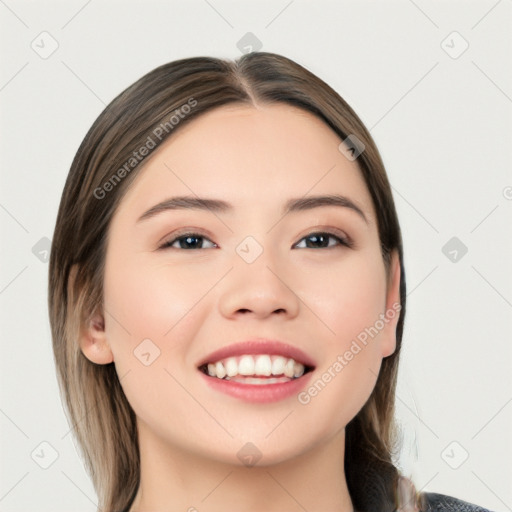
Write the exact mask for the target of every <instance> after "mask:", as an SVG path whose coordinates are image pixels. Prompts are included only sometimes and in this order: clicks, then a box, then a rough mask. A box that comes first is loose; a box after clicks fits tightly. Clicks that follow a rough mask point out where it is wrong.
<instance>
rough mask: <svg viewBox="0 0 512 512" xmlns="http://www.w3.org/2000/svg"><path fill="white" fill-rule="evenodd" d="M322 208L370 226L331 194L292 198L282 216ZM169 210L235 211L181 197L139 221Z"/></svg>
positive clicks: (348, 201) (228, 206) (358, 210)
mask: <svg viewBox="0 0 512 512" xmlns="http://www.w3.org/2000/svg"><path fill="white" fill-rule="evenodd" d="M321 206H337V207H340V208H347V209H349V210H352V211H353V212H355V213H357V214H358V215H359V216H360V217H361V218H362V219H363V220H364V221H365V222H366V224H368V219H367V218H366V216H365V214H364V212H363V210H362V209H361V208H360V207H359V206H358V205H357V204H356V203H355V202H354V201H352V200H351V199H349V198H348V197H346V196H342V195H337V194H330V195H321V196H308V197H299V198H292V199H289V200H288V201H286V203H285V205H284V207H283V210H282V215H283V216H284V215H287V214H288V213H292V212H299V211H305V210H312V209H313V208H319V207H321ZM169 210H208V211H211V212H216V213H227V212H229V211H232V210H233V205H232V204H230V203H227V202H226V201H223V200H221V199H208V198H201V197H191V196H179V197H171V198H169V199H165V200H164V201H162V202H160V203H158V204H156V205H155V206H153V207H151V208H150V209H149V210H147V211H146V212H144V213H143V214H142V215H141V216H140V217H139V218H138V220H137V222H141V221H143V220H146V219H149V218H151V217H154V216H156V215H158V214H159V213H162V212H166V211H169Z"/></svg>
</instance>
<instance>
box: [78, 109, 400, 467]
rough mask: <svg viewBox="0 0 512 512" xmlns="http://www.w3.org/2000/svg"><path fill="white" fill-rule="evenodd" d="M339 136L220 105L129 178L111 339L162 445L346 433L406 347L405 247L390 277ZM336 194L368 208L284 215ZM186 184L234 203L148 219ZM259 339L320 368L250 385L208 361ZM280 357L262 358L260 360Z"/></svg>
mask: <svg viewBox="0 0 512 512" xmlns="http://www.w3.org/2000/svg"><path fill="white" fill-rule="evenodd" d="M340 142H341V140H340V139H339V138H338V136H337V135H336V134H335V133H334V132H332V131H331V130H330V129H329V127H328V126H326V125H325V124H324V123H323V122H322V121H321V120H319V119H318V118H316V117H315V116H313V115H312V114H309V113H306V112H304V111H302V110H299V109H296V108H293V107H291V106H287V105H283V104H281V105H272V106H265V107H263V108H254V107H246V106H233V105H232V106H229V107H222V108H219V109H217V110H214V111H212V112H209V113H207V114H205V115H202V116H201V117H199V118H198V119H196V120H194V121H192V122H191V123H190V124H188V125H186V126H184V127H183V128H182V129H180V131H179V132H177V133H176V134H175V135H174V136H172V137H171V139H169V140H168V141H167V142H166V143H165V144H164V145H163V146H161V147H160V148H159V149H158V150H156V151H155V153H154V154H153V155H152V156H151V159H150V160H148V161H147V162H146V163H145V165H144V168H143V169H141V171H140V173H139V175H138V176H137V178H136V179H135V181H134V182H133V184H132V186H131V187H130V188H129V189H128V192H127V194H126V195H125V197H124V198H123V200H122V202H121V204H120V206H119V208H118V210H117V212H116V214H115V216H114V218H113V220H112V223H111V225H110V231H109V238H108V244H107V254H106V267H105V276H104V278H105V281H104V285H105V286H104V303H105V309H104V312H103V313H104V322H105V326H104V332H103V334H102V335H100V336H103V337H104V341H106V342H107V344H108V347H109V349H108V350H111V354H112V358H113V360H114V362H115V366H116V370H117V372H118V375H119V377H120V378H121V384H122V387H123V389H124V392H125V393H126V396H127V398H128V401H129V402H130V404H131V406H132V407H133V409H134V411H135V413H136V415H137V417H138V426H139V432H140V435H141V436H147V437H148V438H149V437H151V438H153V439H154V440H157V442H158V443H159V445H160V446H161V447H162V449H163V450H167V449H168V450H176V451H177V450H178V449H179V450H180V451H181V452H182V453H189V454H195V455H200V456H203V457H207V458H211V459H215V460H218V461H223V462H226V463H232V464H239V465H240V464H243V463H245V462H244V460H243V458H242V457H241V456H240V453H239V451H240V450H241V448H242V447H244V445H246V443H252V445H254V446H255V447H256V448H254V447H252V445H247V446H245V448H243V450H246V451H249V452H250V451H251V450H254V451H255V453H260V454H261V456H262V458H261V460H260V462H259V463H260V464H271V463H276V462H279V461H284V460H286V459H289V458H292V457H296V456H300V455H302V454H306V453H307V451H308V450H310V449H312V448H314V447H315V446H320V445H321V444H322V443H325V442H327V441H329V440H332V439H333V438H334V437H335V436H337V435H342V434H343V428H344V427H345V426H346V424H347V423H348V422H349V421H350V420H351V419H352V418H353V417H354V416H355V415H356V414H357V412H358V411H359V410H360V408H361V407H362V406H363V405H364V403H365V402H366V400H367V399H368V397H369V395H370V393H371V391H372V389H373V387H374V385H375V382H376V379H377V375H378V373H379V368H380V365H381V361H382V358H383V357H385V356H388V355H390V354H391V353H392V352H393V351H394V349H395V328H396V322H397V320H398V312H396V311H395V308H396V303H398V302H399V295H398V279H399V269H398V261H397V260H396V259H393V262H392V271H393V272H394V274H393V273H392V276H391V278H390V282H389V288H387V280H386V274H385V269H384V263H383V260H382V257H381V252H380V244H379V237H378V231H377V223H376V217H375V211H374V208H373V206H372V201H371V197H370V194H369V192H368V190H367V189H366V186H365V183H364V181H363V179H362V176H361V172H360V170H359V168H358V166H357V162H356V161H351V160H349V159H347V158H346V156H345V155H344V154H343V153H342V152H341V151H340V150H339V149H338V146H339V144H340ZM334 195H338V196H344V197H345V198H347V199H348V200H350V201H351V202H352V203H353V204H354V205H355V206H356V207H358V208H359V209H360V212H357V211H356V209H354V208H351V207H347V206H339V205H333V204H331V205H325V204H324V205H323V206H322V205H320V206H318V204H317V205H316V206H314V204H313V203H310V205H309V206H313V207H311V208H309V207H307V206H308V203H304V204H303V207H302V208H296V209H293V208H292V210H291V211H289V212H288V213H285V208H286V206H287V203H288V202H289V201H295V200H304V199H309V198H313V197H317V196H334ZM182 196H186V197H187V198H191V199H197V198H204V199H212V200H216V201H222V202H225V203H227V204H228V205H229V207H226V208H223V209H222V208H219V209H215V208H213V207H212V205H209V209H200V208H195V209H194V208H165V207H161V208H158V209H156V210H153V212H152V214H148V215H146V216H144V214H145V213H146V212H148V211H149V210H150V209H152V208H153V207H155V205H159V204H160V203H162V202H164V201H169V200H170V199H172V198H175V197H182ZM168 206H169V205H168ZM141 217H143V218H142V219H141ZM322 233H323V234H324V235H323V236H322ZM326 233H327V234H326ZM191 234H192V235H191ZM186 235H189V236H188V237H187V236H186ZM179 237H181V238H179ZM339 239H341V240H347V239H348V241H349V242H351V244H352V246H347V245H344V244H343V243H342V242H340V241H339ZM164 244H167V246H165V245H164ZM393 275H394V278H393ZM393 305H395V306H393ZM390 310H391V311H392V312H393V313H394V314H393V315H392V318H391V319H390ZM386 314H387V316H384V315H386ZM383 319H385V321H383ZM365 329H367V331H365ZM365 333H366V336H365ZM369 333H371V335H370V334H369ZM247 340H277V341H280V342H283V343H285V344H287V345H290V346H292V347H296V348H297V349H300V350H301V351H302V352H303V353H305V354H306V355H307V358H309V363H313V366H314V369H313V370H312V371H310V372H308V373H305V374H304V375H303V376H302V377H299V378H297V379H294V380H293V381H288V379H282V380H286V384H280V385H277V384H254V385H253V386H255V387H254V388H253V389H255V391H253V392H251V393H249V392H247V390H248V389H249V388H247V387H246V388H243V386H247V382H249V381H248V380H245V379H246V377H241V378H240V380H243V381H244V382H245V383H244V382H239V383H238V384H233V381H236V380H237V379H236V378H235V377H232V378H231V380H232V382H231V383H230V382H229V381H227V380H226V379H222V385H223V387H222V388H220V387H219V386H218V384H219V380H220V379H219V377H212V376H207V375H205V374H204V373H203V372H202V371H201V370H200V369H199V368H198V366H199V364H200V363H201V362H205V360H208V356H209V354H211V353H212V352H214V351H217V350H218V349H222V348H225V347H227V346H229V345H232V344H236V343H239V342H243V341H247ZM362 340H365V341H364V342H363V341H362ZM357 347H359V350H358V348H357ZM83 350H84V352H85V353H86V355H87V356H88V357H89V358H90V359H92V360H94V359H95V358H96V359H97V361H99V356H98V355H97V354H98V352H94V351H93V349H92V348H90V347H88V346H86V345H84V346H83ZM279 353H280V347H279V346H277V347H276V346H275V345H274V346H273V347H272V348H268V349H265V350H262V351H261V355H265V354H266V355H271V356H272V357H271V358H270V363H271V365H274V364H275V365H276V366H275V368H277V373H279V372H280V370H279V368H280V363H274V361H275V360H276V358H277V357H278V356H279ZM241 355H243V350H242V351H241V352H238V356H241ZM283 355H285V356H286V355H287V354H283ZM288 355H289V354H288ZM222 359H223V361H224V363H225V364H223V367H225V366H227V364H228V363H227V362H226V360H225V358H222ZM257 359H258V358H257V357H253V358H252V359H251V360H252V361H255V362H257ZM296 359H299V360H300V359H301V357H300V356H297V357H296ZM239 361H240V357H237V358H235V364H236V363H238V362H239ZM99 362H105V360H103V361H99ZM207 362H210V363H211V364H212V366H214V365H215V363H216V362H217V361H209V360H208V361H207ZM281 362H282V360H281ZM298 362H300V361H298ZM303 362H305V361H303ZM230 364H231V368H233V363H232V362H231V363H230ZM244 364H245V363H244ZM267 364H268V358H266V357H264V358H263V359H261V361H260V362H259V365H260V366H259V367H258V368H259V369H261V368H266V367H267ZM292 364H293V363H292ZM249 367H250V361H249ZM210 368H211V367H210ZM216 368H217V366H216ZM234 368H235V369H236V368H238V371H237V373H243V372H244V371H245V370H242V369H241V367H237V366H234ZM295 369H299V370H300V366H296V368H295ZM219 371H220V373H221V374H222V370H219ZM248 371H249V373H250V372H251V370H248ZM258 371H259V370H258ZM265 371H267V370H263V372H265ZM254 372H256V370H254V371H253V372H252V373H254ZM298 373H300V371H299V372H298ZM259 378H260V379H266V378H267V377H264V376H262V377H259ZM213 381H215V382H213ZM254 382H255V381H254ZM259 382H263V381H259ZM213 383H215V384H217V385H215V386H212V385H211V384H213ZM256 386H258V388H257V389H256ZM272 386H274V388H275V389H277V388H279V391H278V392H276V394H272V393H270V392H269V390H270V389H271V387H272ZM235 388H236V389H235ZM233 390H235V391H233ZM236 390H238V393H239V394H237V391H236ZM288 390H291V391H288ZM315 390H316V391H315ZM233 393H234V394H233ZM243 450H242V452H241V453H242V454H244V453H245V452H244V451H243ZM249 455H250V454H249Z"/></svg>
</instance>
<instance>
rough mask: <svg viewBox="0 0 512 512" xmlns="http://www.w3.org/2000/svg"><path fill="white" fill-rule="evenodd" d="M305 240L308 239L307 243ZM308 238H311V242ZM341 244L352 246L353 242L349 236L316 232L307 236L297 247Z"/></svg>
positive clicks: (305, 247) (306, 247) (324, 246)
mask: <svg viewBox="0 0 512 512" xmlns="http://www.w3.org/2000/svg"><path fill="white" fill-rule="evenodd" d="M303 240H306V242H305V244H304V243H303V242H302V241H303ZM307 240H310V242H309V243H308V242H307ZM331 241H333V243H331ZM300 244H302V245H300ZM340 245H344V246H346V247H352V242H351V241H349V240H348V239H347V238H343V237H340V236H338V235H335V234H334V233H328V232H316V233H310V234H309V235H307V236H305V237H304V238H303V239H302V240H301V241H300V242H299V243H298V244H296V245H295V247H299V248H301V249H302V248H304V249H324V248H325V249H329V248H331V247H336V246H340Z"/></svg>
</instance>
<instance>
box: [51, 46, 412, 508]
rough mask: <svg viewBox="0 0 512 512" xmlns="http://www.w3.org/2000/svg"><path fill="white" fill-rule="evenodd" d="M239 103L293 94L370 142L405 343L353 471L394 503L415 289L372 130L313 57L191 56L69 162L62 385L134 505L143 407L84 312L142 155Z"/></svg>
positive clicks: (85, 450)
mask: <svg viewBox="0 0 512 512" xmlns="http://www.w3.org/2000/svg"><path fill="white" fill-rule="evenodd" d="M230 103H238V104H245V105H266V104H267V105H268V104H272V103H285V104H289V105H292V106H294V107H298V108H301V109H304V110H306V111H309V112H311V113H313V114H314V115H316V116H317V117H319V118H320V119H322V120H323V121H324V122H325V123H326V124H327V125H328V126H329V127H330V128H331V129H332V130H333V131H334V132H335V133H336V134H338V136H339V137H340V138H341V139H346V138H347V137H348V136H349V135H355V136H356V137H357V138H358V139H359V140H360V141H362V142H363V143H364V146H365V148H364V151H363V152H362V153H361V154H360V155H359V157H358V158H357V163H358V164H359V168H360V170H361V173H362V176H363V177H364V180H365V183H366V186H367V187H368V190H369V192H370V194H371V197H372V200H373V204H374V206H375V210H376V212H377V221H378V231H379V237H380V242H381V250H382V257H383V261H384V264H385V268H386V272H388V275H389V271H390V255H391V253H392V251H397V252H398V255H399V258H400V267H401V281H400V301H401V310H400V318H399V320H398V325H397V329H396V342H397V343H396V350H395V352H394V353H393V354H392V355H390V356H388V357H386V358H385V359H384V360H383V362H382V366H381V370H380V373H379V376H378V379H377V382H376V385H375V388H374V390H373V392H372V394H371V396H370V398H369V399H368V401H367V402H366V404H365V405H364V407H363V408H362V409H361V410H360V411H359V413H358V414H357V415H356V417H355V418H354V419H353V420H352V421H351V422H350V423H349V424H348V425H347V427H346V449H345V473H346V478H347V484H348V488H349V492H350V495H351V498H352V501H353V503H354V506H355V507H356V509H357V510H358V511H361V512H374V511H379V512H386V511H393V510H395V509H396V508H397V507H398V506H401V503H400V498H399V496H398V493H397V488H398V483H399V477H400V474H399V471H398V469H397V468H396V467H395V465H394V464H393V462H392V456H394V455H395V454H396V453H397V436H396V429H395V424H394V400H395V386H396V379H397V370H398V361H399V355H400V346H401V340H402V332H403V324H404V317H405V309H406V308H405V305H406V304H405V302H406V288H405V272H404V264H403V252H402V239H401V232H400V226H399V223H398V219H397V214H396V210H395V205H394V201H393V197H392V193H391V188H390V185H389V182H388V179H387V175H386V171H385V168H384V164H383V162H382V159H381V157H380V155H379V152H378V150H377V147H376V145H375V143H374V142H373V140H372V137H371V136H370V133H369V132H368V131H367V129H366V128H365V126H364V125H363V123H362V122H361V120H360V119H359V117H358V116H357V115H356V113H355V112H354V111H353V110H352V108H351V107H350V106H349V105H348V104H347V103H346V102H345V101H344V100H343V98H341V97H340V96H339V95H338V94H337V93H336V92H335V91H334V90H333V89H332V88H331V87H329V86H328V85H327V84H326V83H324V82H323V81H322V80H321V79H320V78H318V77H317V76H315V75H314V74H312V73H311V72H310V71H308V70H307V69H305V68H304V67H302V66H300V65H299V64H297V63H295V62H294V61H292V60H290V59H287V58H285V57H283V56H280V55H277V54H273V53H267V52H255V53H249V54H246V55H243V56H241V57H240V58H238V59H237V60H236V61H230V60H223V59H218V58H211V57H195V58H187V59H181V60H177V61H174V62H170V63H168V64H164V65H162V66H160V67H158V68H156V69H154V70H153V71H151V72H149V73H147V74H146V75H145V76H143V77H142V78H140V79H139V80H138V81H137V82H135V83H134V84H133V85H131V86H130V87H128V88H127V89H126V90H125V91H123V92H122V93H121V94H120V95H119V96H117V97H116V98H115V99H114V100H113V101H112V102H111V103H110V104H109V105H108V106H107V107H106V108H105V109H104V110H103V112H102V113H101V114H100V115H99V117H98V118H97V119H96V121H95V122H94V124H93V125H92V127H91V128H90V130H89V131H88V133H87V135H86V136H85V138H84V140H83V142H82V143H81V145H80V147H79V149H78V151H77V153H76V156H75V158H74V160H73V163H72V165H71V169H70V171H69V174H68V177H67V181H66V184H65V187H64V191H63V194H62V199H61V203H60V207H59V211H58V216H57V222H56V226H55V232H54V236H53V242H52V249H51V256H50V268H49V296H48V302H49V314H50V323H51V329H52V337H53V349H54V356H55V362H56V367H57V373H58V379H59V386H60V389H61V394H62V396H63V399H64V401H65V405H66V408H67V414H68V416H69V419H70V422H71V423H72V427H73V431H74V435H75V436H76V438H77V441H78V443H79V446H80V449H81V451H82V454H83V457H84V460H85V464H86V468H87V469H88V471H89V473H90V475H91V478H92V480H93V484H94V486H95V489H96V492H97V494H98V498H99V509H100V510H104V511H107V512H121V511H127V510H128V509H129V507H130V505H131V503H132V502H133V499H134V497H135V494H136V492H137V489H138V485H139V479H140V474H139V470H140V465H139V463H140V461H139V449H138V441H137V427H136V417H135V413H134V411H133V410H132V408H131V406H130V405H129V403H128V401H127V399H126V397H125V395H124V392H123V391H122V388H121V385H120V381H119V377H118V375H117V373H116V369H115V366H114V363H111V364H107V365H96V364H94V363H91V362H90V361H89V360H88V359H87V358H86V357H85V356H84V355H83V353H82V352H81V350H80V346H79V333H80V332H81V329H83V326H84V325H85V322H86V321H87V320H88V319H89V318H91V316H92V314H93V313H94V312H95V311H97V310H100V311H101V310H102V306H103V273H104V262H105V250H106V239H107V232H108V228H109V224H110V221H111V219H112V216H113V214H114V212H115V211H116V208H117V206H118V205H119V203H120V201H121V199H122V197H123V194H124V192H125V191H126V190H127V187H128V186H129V185H130V183H131V182H132V181H133V179H134V178H135V176H136V175H137V172H138V170H139V169H140V167H141V162H144V158H147V157H149V156H151V154H152V151H154V149H156V148H158V146H160V145H161V144H162V143H163V142H164V141H165V140H166V139H167V138H168V137H171V136H172V134H173V133H174V132H176V131H177V130H179V129H180V128H181V127H182V126H184V125H186V124H187V123H189V122H190V121H192V120H193V119H195V118H197V117H198V116H200V115H201V114H203V113H205V112H208V111H211V110H212V109H215V108H217V107H220V106H222V105H226V104H230ZM142 147H146V148H148V151H141V152H140V153H141V154H142V153H145V154H146V155H147V156H146V157H144V158H143V157H141V158H140V159H138V157H137V159H136V158H134V151H135V150H137V149H138V148H142ZM139 156H140V155H139ZM120 378H121V379H122V376H121V377H120Z"/></svg>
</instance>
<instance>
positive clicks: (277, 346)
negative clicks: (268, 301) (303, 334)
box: [197, 338, 315, 368]
mask: <svg viewBox="0 0 512 512" xmlns="http://www.w3.org/2000/svg"><path fill="white" fill-rule="evenodd" d="M245 354H248V355H251V354H252V355H255V354H268V355H276V356H285V357H288V358H291V359H293V360H295V361H296V362H297V363H301V364H303V365H304V366H307V367H311V368H314V367H315V362H314V361H313V359H312V358H311V357H310V356H309V355H308V354H306V353H305V352H304V351H302V350H301V349H300V348H298V347H295V346H293V345H290V344H288V343H283V342H282V341H278V340H268V339H263V338H255V339H251V340H247V341H241V342H238V343H234V344H232V345H228V346H226V347H222V348H220V349H218V350H215V351H214V352H211V353H210V354H208V355H207V356H205V357H203V358H202V359H201V360H200V361H199V363H198V364H197V367H198V368H199V367H201V366H203V365H205V364H207V363H215V362H217V361H220V360H221V359H226V358H228V357H236V356H242V355H245Z"/></svg>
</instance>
